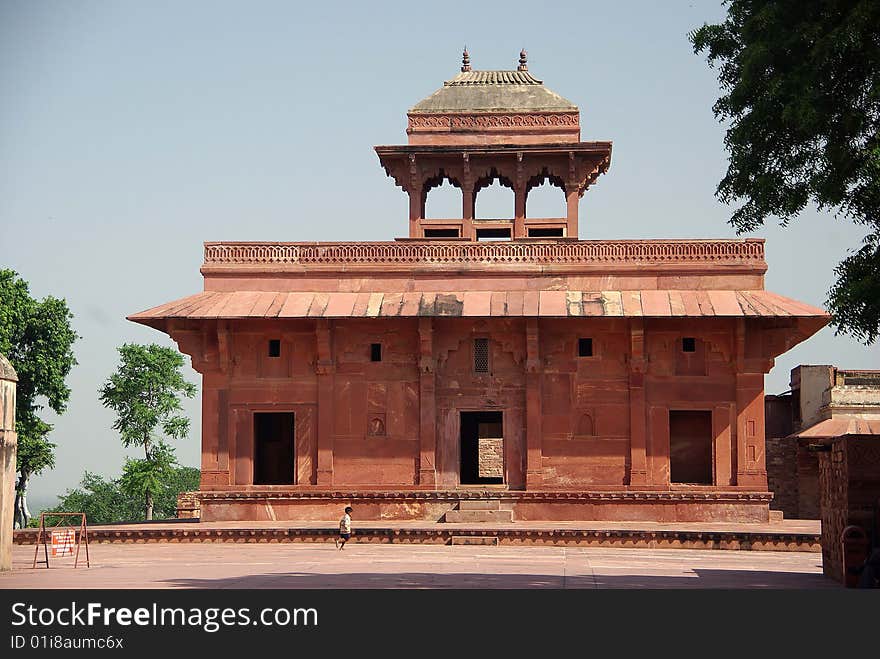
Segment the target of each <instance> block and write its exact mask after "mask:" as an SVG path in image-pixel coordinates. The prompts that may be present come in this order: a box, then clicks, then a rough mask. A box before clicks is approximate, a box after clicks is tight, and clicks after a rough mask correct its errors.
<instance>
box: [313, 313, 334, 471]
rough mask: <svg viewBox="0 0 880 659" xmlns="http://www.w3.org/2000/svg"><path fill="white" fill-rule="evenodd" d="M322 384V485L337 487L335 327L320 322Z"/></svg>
mask: <svg viewBox="0 0 880 659" xmlns="http://www.w3.org/2000/svg"><path fill="white" fill-rule="evenodd" d="M316 341H317V357H318V358H317V362H316V363H315V373H316V374H317V380H318V442H317V445H318V483H317V484H318V485H319V486H321V485H323V486H330V485H333V373H334V370H335V369H334V364H333V356H332V345H333V327H332V325H331V323H330V321H329V320H325V319H321V320H318V321H317V330H316Z"/></svg>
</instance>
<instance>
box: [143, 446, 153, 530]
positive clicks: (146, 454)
mask: <svg viewBox="0 0 880 659" xmlns="http://www.w3.org/2000/svg"><path fill="white" fill-rule="evenodd" d="M152 448H153V446H152V442H150V436H149V435H147V436H146V437H144V457H145V459H147V460H152V459H153V456H152V455H151V454H150V450H151V449H152ZM146 499H147V507H146V511H145V512H146V518H147V521H148V522H149V521H151V520H152V519H153V493H152V492H150V491H149V490H147V497H146Z"/></svg>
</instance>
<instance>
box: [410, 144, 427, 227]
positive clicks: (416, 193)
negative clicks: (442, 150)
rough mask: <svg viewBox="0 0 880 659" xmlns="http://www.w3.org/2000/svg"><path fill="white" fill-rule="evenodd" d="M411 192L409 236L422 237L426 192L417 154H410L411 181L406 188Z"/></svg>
mask: <svg viewBox="0 0 880 659" xmlns="http://www.w3.org/2000/svg"><path fill="white" fill-rule="evenodd" d="M406 191H407V193H408V194H409V237H410V238H419V237H421V226H420V225H421V220H422V216H423V215H424V196H425V195H424V192H423V190H422V185H421V181H420V180H419V168H418V165H417V164H416V156H415V154H414V153H411V154H410V156H409V181H408V185H407V189H406Z"/></svg>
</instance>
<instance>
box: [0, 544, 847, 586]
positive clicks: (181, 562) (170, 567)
mask: <svg viewBox="0 0 880 659" xmlns="http://www.w3.org/2000/svg"><path fill="white" fill-rule="evenodd" d="M90 555H91V563H92V567H91V568H89V569H82V568H80V569H76V570H74V569H73V567H72V566H73V561H72V559H69V558H66V557H65V558H64V559H51V558H50V562H51V565H52V568H51V569H49V570H47V569H45V568H39V567H38V568H37V569H32V568H31V564H32V561H33V557H34V548H33V546H27V545H18V546H15V547H14V552H13V571H12V572H7V573H3V574H0V588H129V589H130V588H322V589H323V588H837V587H838V585H837V584H836V583H835V582H833V581H832V580H830V579H828V578H826V577H824V576H823V575H822V556H821V554H817V553H811V552H769V551H760V552H759V551H700V550H686V549H665V550H655V549H605V548H577V547H510V546H501V547H480V546H443V545H398V544H394V545H377V544H357V543H351V544H349V545H348V546H347V547H346V548H345V550H343V551H337V550H336V549H335V548H334V546H333V544H332V543H320V544H317V543H316V544H311V543H284V544H233V543H210V544H175V543H151V544H93V545H92V546H91V547H90Z"/></svg>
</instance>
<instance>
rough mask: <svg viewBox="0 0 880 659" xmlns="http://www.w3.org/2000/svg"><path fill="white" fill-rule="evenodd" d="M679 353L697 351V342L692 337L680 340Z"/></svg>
mask: <svg viewBox="0 0 880 659" xmlns="http://www.w3.org/2000/svg"><path fill="white" fill-rule="evenodd" d="M681 351H682V352H696V351H697V340H696V339H695V338H694V337H692V336H686V337H684V338H683V339H682V340H681Z"/></svg>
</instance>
